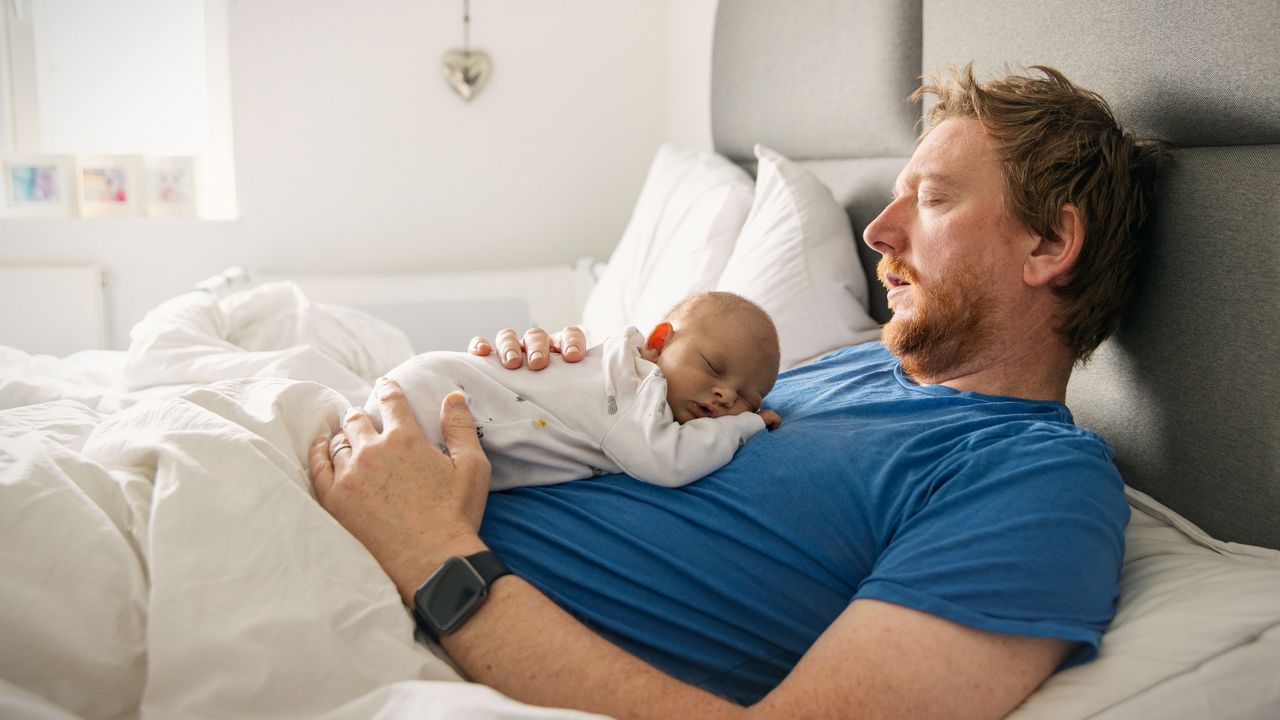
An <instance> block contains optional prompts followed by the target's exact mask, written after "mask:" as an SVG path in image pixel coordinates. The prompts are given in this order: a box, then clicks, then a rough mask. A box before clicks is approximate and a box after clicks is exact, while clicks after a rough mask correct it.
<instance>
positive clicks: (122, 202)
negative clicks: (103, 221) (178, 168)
mask: <svg viewBox="0 0 1280 720" xmlns="http://www.w3.org/2000/svg"><path fill="white" fill-rule="evenodd" d="M78 166H79V167H78V169H77V171H76V187H77V200H78V201H79V205H80V214H81V215H82V216H84V217H137V216H139V215H142V214H143V210H144V206H145V204H146V200H145V198H144V197H143V190H142V188H143V163H142V156H141V155H100V156H90V157H84V156H82V157H80V158H79V162H78Z"/></svg>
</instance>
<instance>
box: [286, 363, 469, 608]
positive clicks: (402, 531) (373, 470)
mask: <svg viewBox="0 0 1280 720" xmlns="http://www.w3.org/2000/svg"><path fill="white" fill-rule="evenodd" d="M375 390H376V392H377V395H378V401H379V409H380V410H381V412H382V423H383V431H382V433H381V434H379V433H378V431H377V430H375V429H374V427H373V424H372V422H371V421H370V419H369V416H368V414H366V413H365V411H364V409H363V408H359V407H353V408H351V409H350V410H348V411H347V414H346V416H345V417H344V418H343V420H342V429H341V430H340V431H339V432H338V433H337V434H335V435H334V436H333V438H331V439H330V438H324V437H320V438H316V441H315V442H314V443H312V445H311V453H310V456H309V458H308V460H309V462H310V466H311V484H312V486H313V487H314V488H315V491H316V497H317V498H318V499H319V501H320V505H321V506H322V507H323V508H324V509H325V510H328V511H329V513H330V514H331V515H333V517H334V518H335V519H337V521H338V522H339V523H341V524H342V526H343V527H345V528H346V529H347V530H348V531H350V532H351V534H352V535H354V536H355V537H356V539H358V540H359V541H360V542H362V543H364V546H365V547H366V548H368V549H369V552H370V553H372V554H373V556H374V558H376V559H377V561H378V562H379V563H380V564H381V565H382V567H383V569H384V570H386V571H387V575H389V576H390V577H391V579H392V580H393V581H395V584H396V587H397V588H399V590H400V594H401V595H402V596H403V597H404V598H405V600H406V601H409V600H411V599H412V597H413V593H414V591H415V590H417V588H418V586H419V585H420V584H422V582H423V581H424V580H426V579H427V576H428V575H430V574H431V572H432V571H433V570H435V569H436V568H437V567H439V566H440V564H441V563H443V562H444V560H446V559H447V558H449V557H451V556H453V555H465V554H470V553H473V552H478V551H480V550H483V549H485V548H484V544H483V543H482V542H481V541H480V538H479V537H478V536H477V535H476V532H477V530H478V529H479V527H480V519H481V516H482V515H483V514H484V506H485V502H486V501H487V500H488V497H489V459H488V458H486V457H485V455H484V451H483V450H481V448H480V441H479V440H478V439H477V438H476V430H475V422H474V421H473V419H472V417H471V413H470V411H468V410H467V406H466V399H465V398H464V397H463V396H462V394H461V393H456V392H455V393H451V394H449V395H448V396H447V397H445V399H444V404H443V407H442V408H441V410H440V428H441V431H442V435H443V437H444V441H445V445H446V446H447V447H448V453H447V454H446V453H445V452H444V451H442V450H441V449H440V448H437V447H435V446H433V445H432V444H431V442H430V441H429V440H428V439H427V436H426V435H425V434H423V432H422V428H421V427H419V426H418V423H417V421H416V420H414V418H413V412H412V411H411V410H410V409H409V403H408V401H407V400H406V399H405V397H404V392H403V391H401V389H400V386H399V385H398V384H397V383H396V382H395V381H393V380H388V379H386V378H382V379H380V380H379V381H378V384H377V385H376V386H375Z"/></svg>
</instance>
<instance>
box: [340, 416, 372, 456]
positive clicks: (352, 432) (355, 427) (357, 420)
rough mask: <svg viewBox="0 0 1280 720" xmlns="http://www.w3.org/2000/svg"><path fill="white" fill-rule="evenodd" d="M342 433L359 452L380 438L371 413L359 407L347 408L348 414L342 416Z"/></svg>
mask: <svg viewBox="0 0 1280 720" xmlns="http://www.w3.org/2000/svg"><path fill="white" fill-rule="evenodd" d="M342 433H343V434H344V435H346V436H347V440H348V441H350V443H351V446H352V447H354V448H356V449H357V450H358V449H360V448H362V447H364V446H365V443H367V442H369V441H370V440H373V439H374V438H376V437H378V431H377V429H376V428H374V427H373V420H372V419H371V418H370V417H369V413H367V412H365V411H364V408H362V407H360V406H359V405H353V406H351V407H349V408H347V412H346V414H345V415H343V416H342ZM335 464H336V463H335Z"/></svg>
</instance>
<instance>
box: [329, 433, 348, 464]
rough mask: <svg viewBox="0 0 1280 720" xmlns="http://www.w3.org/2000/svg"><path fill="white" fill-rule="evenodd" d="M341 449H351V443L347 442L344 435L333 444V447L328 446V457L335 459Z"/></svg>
mask: <svg viewBox="0 0 1280 720" xmlns="http://www.w3.org/2000/svg"><path fill="white" fill-rule="evenodd" d="M343 450H351V443H350V442H348V441H347V439H346V438H345V437H344V438H342V441H341V442H339V443H338V444H337V445H334V446H333V447H331V448H329V459H330V460H337V459H338V453H340V452H342V451H343Z"/></svg>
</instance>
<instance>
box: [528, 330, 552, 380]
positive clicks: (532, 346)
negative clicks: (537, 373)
mask: <svg viewBox="0 0 1280 720" xmlns="http://www.w3.org/2000/svg"><path fill="white" fill-rule="evenodd" d="M524 349H525V351H526V352H527V353H528V354H529V369H530V370H541V369H542V368H544V367H546V366H547V365H548V364H550V362H551V338H549V337H548V336H547V331H546V330H543V329H542V328H540V327H534V328H529V329H528V330H525V331H524Z"/></svg>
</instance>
